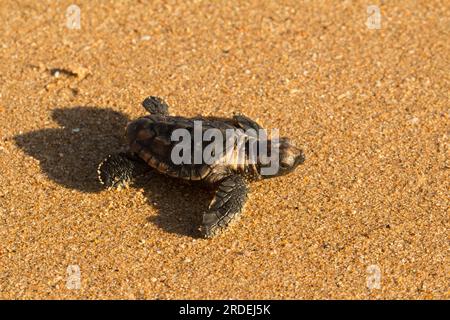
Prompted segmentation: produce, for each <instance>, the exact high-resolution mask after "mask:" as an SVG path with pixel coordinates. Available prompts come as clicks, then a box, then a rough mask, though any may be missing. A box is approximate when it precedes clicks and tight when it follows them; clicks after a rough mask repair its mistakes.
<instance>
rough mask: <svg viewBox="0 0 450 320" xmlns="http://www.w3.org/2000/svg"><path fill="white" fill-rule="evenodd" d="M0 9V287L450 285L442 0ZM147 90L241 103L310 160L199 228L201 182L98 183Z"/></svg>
mask: <svg viewBox="0 0 450 320" xmlns="http://www.w3.org/2000/svg"><path fill="white" fill-rule="evenodd" d="M73 4H74V5H76V6H75V7H69V6H70V5H73ZM371 4H373V5H375V6H376V8H378V9H379V11H378V12H379V16H377V17H379V20H376V19H375V20H374V19H372V18H374V16H373V14H377V12H376V11H375V13H373V12H368V6H369V5H371ZM77 8H78V9H79V18H80V19H79V20H77V17H78V16H77V15H76V14H77ZM0 18H1V21H2V22H3V23H2V24H1V25H0V34H1V44H0V168H1V169H0V184H1V188H0V298H1V299H449V297H450V296H449V294H450V290H449V283H450V281H449V280H450V279H449V271H450V270H449V265H450V264H449V254H448V253H449V217H450V216H449V198H450V197H449V196H450V192H449V190H450V179H449V166H450V153H449V133H450V131H449V128H450V121H449V106H450V103H449V101H450V99H449V92H450V64H449V63H450V4H449V2H448V1H412V0H411V1H375V2H374V3H367V2H364V1H328V0H327V1H298V0H293V1H279V2H278V1H253V0H252V1H149V2H147V1H112V0H111V1H106V0H105V1H76V2H71V1H28V0H27V1H25V0H21V1H17V2H16V1H9V0H4V1H1V2H0ZM374 21H375V22H377V21H378V22H379V24H378V25H377V24H376V23H375V25H374V24H373V23H374ZM149 95H154V96H159V97H163V98H164V99H165V100H166V101H167V102H168V103H169V105H170V107H171V109H170V110H171V113H172V114H176V115H182V116H189V117H190V116H196V115H200V114H201V115H207V116H211V115H215V116H221V117H231V116H232V115H233V114H234V113H242V114H245V115H246V116H248V117H251V118H252V119H255V120H257V121H258V122H259V123H261V124H262V125H263V126H264V127H265V128H267V129H272V128H277V129H279V130H280V133H281V135H283V136H288V137H290V138H291V139H292V140H293V141H294V142H295V144H296V145H298V146H299V147H301V148H302V149H303V150H304V152H305V155H306V161H305V163H304V164H303V165H302V166H300V167H298V169H297V170H296V171H295V172H294V173H292V174H290V175H288V176H284V177H279V178H276V179H270V180H267V181H261V182H256V183H253V184H252V185H251V194H250V197H249V200H248V202H247V205H246V207H245V212H244V213H243V214H242V217H241V219H240V220H239V222H237V223H236V224H234V225H233V226H232V227H230V228H229V229H228V230H227V231H226V232H224V233H223V234H221V235H220V236H219V237H217V238H213V239H202V238H201V237H200V234H199V231H198V227H199V225H200V223H201V219H202V213H203V212H204V211H205V210H206V209H207V208H208V204H209V202H210V200H211V197H212V194H211V192H209V191H206V190H203V189H200V188H192V187H188V186H186V185H184V184H181V183H179V182H177V181H175V180H173V179H168V178H166V177H164V176H162V175H159V174H156V173H151V174H149V175H146V176H143V177H141V178H140V179H139V181H138V182H137V183H136V185H134V186H133V187H132V188H129V189H125V190H122V191H106V190H103V189H102V187H101V185H100V184H99V183H98V180H97V173H96V170H97V165H98V163H99V162H100V161H101V160H102V159H103V158H104V157H105V156H106V155H107V154H109V153H113V152H115V151H118V150H119V149H121V148H122V147H123V146H124V143H125V141H124V128H125V126H126V124H127V122H128V121H130V120H131V119H135V118H137V117H139V116H142V115H144V114H145V110H143V108H142V107H141V101H142V100H143V99H144V98H145V97H147V96H149ZM74 275H75V276H76V279H75V280H74V278H73V276H74ZM77 279H78V280H77ZM77 281H78V282H77Z"/></svg>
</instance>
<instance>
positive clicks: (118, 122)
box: [14, 106, 210, 237]
mask: <svg viewBox="0 0 450 320" xmlns="http://www.w3.org/2000/svg"><path fill="white" fill-rule="evenodd" d="M52 118H53V120H55V122H56V123H58V124H59V125H60V128H49V129H41V130H36V131H32V132H28V133H24V134H20V135H17V136H15V137H14V141H15V143H16V145H17V146H19V147H20V148H21V149H22V150H23V151H24V152H25V153H26V154H27V155H29V156H31V157H33V158H35V159H37V160H39V163H40V166H41V169H42V171H43V172H44V173H45V175H46V176H47V177H48V178H50V179H51V180H53V181H55V182H56V183H58V184H60V185H62V186H64V187H66V188H68V189H75V190H79V191H81V192H86V193H96V192H100V191H102V190H103V187H102V185H101V184H100V183H99V182H98V179H97V166H98V164H99V163H100V162H101V161H102V160H103V159H104V158H105V157H106V155H108V154H110V153H114V152H117V151H120V150H122V149H123V148H124V147H125V143H124V139H123V136H124V129H125V126H126V124H127V122H128V121H129V119H128V117H127V116H126V115H124V114H123V113H120V112H117V111H114V110H112V109H109V108H98V107H91V106H75V107H71V108H60V109H55V110H54V111H53V112H52ZM172 180H174V179H171V178H167V177H165V176H163V175H160V174H158V173H156V172H153V171H150V172H149V173H148V174H146V175H144V176H142V177H140V178H138V179H137V181H136V184H135V185H134V186H133V187H138V188H143V189H144V195H145V197H146V198H147V200H148V203H149V205H150V206H153V207H154V208H156V209H157V211H158V215H157V216H150V217H147V221H149V222H151V223H154V224H155V225H157V226H158V227H160V228H162V229H163V230H166V231H167V232H170V233H177V234H181V235H187V236H191V237H198V236H199V232H198V231H197V228H198V226H199V223H200V222H201V212H202V211H204V210H205V209H206V206H207V204H208V202H209V200H210V199H209V200H208V193H207V192H206V191H202V189H199V188H197V187H192V186H185V185H183V184H180V183H179V181H172ZM133 187H132V188H133ZM110 192H114V191H110Z"/></svg>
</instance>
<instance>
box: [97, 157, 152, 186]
mask: <svg viewBox="0 0 450 320" xmlns="http://www.w3.org/2000/svg"><path fill="white" fill-rule="evenodd" d="M149 169H150V167H149V166H148V165H147V164H146V163H145V162H144V161H143V160H141V159H140V158H138V157H136V156H134V155H133V154H131V153H128V152H120V153H116V154H112V155H109V156H108V157H107V158H106V159H105V160H103V161H102V162H101V163H100V165H99V166H98V170H97V173H98V179H99V181H100V183H101V184H103V185H104V186H105V187H106V188H108V189H119V190H120V189H121V188H123V187H126V186H128V185H129V184H130V183H131V182H132V181H133V179H134V178H136V177H137V176H138V175H140V174H142V173H144V172H145V171H148V170H149Z"/></svg>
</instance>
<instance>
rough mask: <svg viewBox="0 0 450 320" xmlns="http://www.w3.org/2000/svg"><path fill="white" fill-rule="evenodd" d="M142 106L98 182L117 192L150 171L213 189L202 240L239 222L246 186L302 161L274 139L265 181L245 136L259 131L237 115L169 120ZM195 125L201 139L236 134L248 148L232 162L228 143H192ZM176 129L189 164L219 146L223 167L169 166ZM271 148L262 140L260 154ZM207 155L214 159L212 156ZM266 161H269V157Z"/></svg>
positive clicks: (158, 106) (154, 102) (156, 107)
mask: <svg viewBox="0 0 450 320" xmlns="http://www.w3.org/2000/svg"><path fill="white" fill-rule="evenodd" d="M142 105H143V107H144V108H145V109H146V110H147V112H149V113H150V114H149V115H146V116H144V117H141V118H139V119H137V120H134V121H132V122H130V123H128V125H127V128H126V133H125V135H126V138H127V141H128V149H127V151H126V152H120V153H116V154H112V155H110V156H108V157H107V158H106V159H105V160H104V161H103V162H102V163H100V165H99V167H98V174H99V180H100V182H101V183H102V184H103V185H105V186H106V187H107V188H121V187H123V186H126V185H128V184H129V183H130V182H132V180H133V178H135V177H136V176H138V175H140V174H142V173H144V172H145V171H146V170H151V169H153V170H156V171H157V172H159V173H162V174H165V175H168V176H171V177H174V178H179V179H183V180H187V181H190V182H192V183H199V184H202V185H204V186H207V187H210V188H214V190H215V195H214V198H213V200H212V202H211V204H210V205H209V208H208V211H207V212H206V213H204V214H203V222H202V226H201V227H200V231H201V232H202V234H203V236H204V237H206V238H211V237H213V236H215V235H216V234H218V233H219V232H220V231H221V230H222V229H224V228H225V227H226V226H227V225H228V224H229V223H230V222H232V221H233V220H234V219H235V218H236V217H238V216H239V214H240V213H241V211H242V209H243V206H244V204H245V202H246V199H247V191H248V189H247V183H248V182H249V181H255V180H260V179H265V178H271V177H275V176H281V175H284V174H287V173H289V172H292V171H293V170H294V169H295V168H296V167H297V166H298V165H299V164H301V163H303V162H304V160H305V158H304V155H303V152H302V150H300V149H299V148H297V147H295V146H294V145H293V144H292V143H290V141H289V140H288V139H287V138H280V139H279V140H278V141H277V142H276V146H277V147H278V152H277V157H278V162H277V163H278V164H279V165H278V166H277V167H276V171H274V172H272V174H269V175H265V174H263V170H264V168H266V169H267V168H268V166H269V164H268V163H267V157H266V158H265V159H266V160H264V161H263V158H262V157H261V156H259V153H256V154H257V155H256V157H254V156H253V155H251V154H250V151H249V150H255V149H252V148H250V142H252V141H253V142H255V139H256V140H257V142H259V141H260V140H261V139H260V137H259V136H257V135H256V136H255V135H254V134H248V133H247V132H252V133H253V132H258V131H259V130H260V129H261V130H262V128H261V126H260V125H259V124H258V123H256V122H255V121H253V120H251V119H249V118H247V117H245V116H243V115H235V116H233V118H231V119H229V118H217V117H195V118H185V117H180V116H170V115H169V113H168V110H169V108H168V105H167V104H166V103H165V102H164V101H163V100H161V99H160V98H157V97H148V98H146V99H145V100H144V101H143V102H142ZM199 123H201V133H203V134H204V133H205V132H206V131H207V130H208V129H214V130H216V131H217V132H219V133H223V136H226V131H227V130H230V129H233V130H236V131H239V132H240V133H241V136H240V137H241V138H243V140H240V141H244V145H245V146H246V147H248V148H245V149H244V150H245V152H244V154H242V153H241V154H240V156H241V158H240V159H239V160H240V161H237V158H238V155H239V152H238V143H234V142H233V143H232V144H231V149H230V146H229V145H226V144H225V143H224V141H221V140H220V139H214V140H213V139H209V140H208V141H201V142H200V144H199V143H198V142H197V143H195V142H194V139H193V138H192V137H194V135H195V134H196V133H195V126H196V125H198V124H199ZM177 129H184V131H183V132H188V133H190V136H189V137H190V139H191V140H192V141H189V146H190V147H191V148H190V149H188V150H190V152H189V159H190V160H192V159H193V158H194V151H195V150H199V149H200V151H203V150H205V148H206V147H207V146H208V145H209V146H211V145H212V146H214V144H216V146H217V147H220V146H222V149H220V148H219V149H218V150H225V151H231V152H228V153H226V152H225V151H224V154H225V153H226V154H227V155H228V158H227V161H223V160H224V157H220V156H219V157H216V158H213V160H214V161H212V162H211V161H206V160H205V159H201V160H200V162H199V161H198V160H197V161H182V162H181V163H180V162H176V161H174V157H173V151H174V148H175V146H176V145H177V144H178V142H177V141H173V140H174V139H173V136H172V135H173V133H174V132H175V130H177ZM249 129H250V130H249ZM251 129H253V131H252V130H251ZM242 132H244V133H243V134H242ZM203 140H206V139H203ZM236 141H237V140H236ZM217 144H220V146H218V145H217ZM273 145H275V142H274V141H271V140H268V141H267V148H266V149H270V148H271V147H272V146H273ZM258 146H259V145H258ZM241 147H242V144H241ZM258 148H259V147H257V149H258ZM214 150H215V149H214ZM270 150H272V149H270ZM211 154H212V155H213V156H216V155H215V154H214V152H211ZM266 155H269V156H271V153H270V152H269V153H268V154H266ZM184 159H186V158H184ZM168 196H170V195H168Z"/></svg>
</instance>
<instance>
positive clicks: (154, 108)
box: [142, 96, 169, 116]
mask: <svg viewBox="0 0 450 320" xmlns="http://www.w3.org/2000/svg"><path fill="white" fill-rule="evenodd" d="M142 106H143V107H144V109H145V110H147V111H148V112H149V113H150V114H157V115H161V116H167V115H169V106H168V105H167V103H165V102H164V100H162V99H161V98H158V97H153V96H150V97H147V98H145V99H144V101H142Z"/></svg>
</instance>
